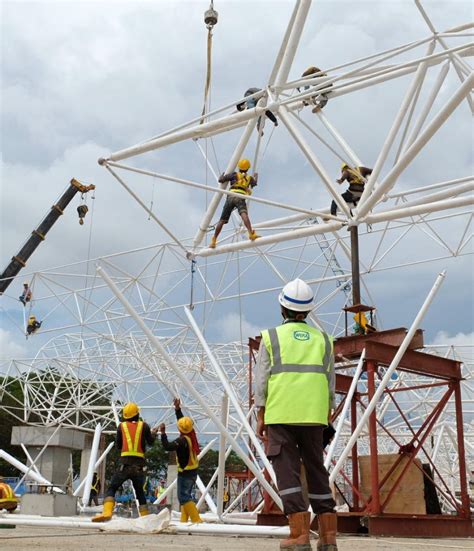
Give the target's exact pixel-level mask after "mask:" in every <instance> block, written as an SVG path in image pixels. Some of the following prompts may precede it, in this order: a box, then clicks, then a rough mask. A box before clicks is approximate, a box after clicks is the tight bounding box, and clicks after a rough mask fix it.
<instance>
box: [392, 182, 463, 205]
mask: <svg viewBox="0 0 474 551" xmlns="http://www.w3.org/2000/svg"><path fill="white" fill-rule="evenodd" d="M473 190H474V182H470V183H468V184H460V185H459V186H451V187H449V188H448V189H445V190H443V191H438V192H437V193H431V194H429V195H424V196H423V197H419V198H418V199H415V200H414V201H410V202H409V203H404V204H403V208H410V207H415V206H416V205H425V204H427V203H434V202H435V201H441V200H442V199H451V198H453V197H456V196H457V195H461V194H463V193H469V192H470V191H473Z"/></svg>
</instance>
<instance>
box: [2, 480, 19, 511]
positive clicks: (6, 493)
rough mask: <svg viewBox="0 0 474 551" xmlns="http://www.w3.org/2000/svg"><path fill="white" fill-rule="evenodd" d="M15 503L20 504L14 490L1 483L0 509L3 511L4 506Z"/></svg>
mask: <svg viewBox="0 0 474 551" xmlns="http://www.w3.org/2000/svg"><path fill="white" fill-rule="evenodd" d="M13 503H18V500H17V498H16V496H15V494H14V493H13V490H12V489H11V488H10V486H9V485H8V484H6V483H5V482H0V509H2V505H7V504H10V505H11V504H13Z"/></svg>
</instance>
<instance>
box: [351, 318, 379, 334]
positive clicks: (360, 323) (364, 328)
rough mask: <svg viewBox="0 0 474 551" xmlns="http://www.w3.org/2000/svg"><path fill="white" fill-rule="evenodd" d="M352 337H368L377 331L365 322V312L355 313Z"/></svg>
mask: <svg viewBox="0 0 474 551" xmlns="http://www.w3.org/2000/svg"><path fill="white" fill-rule="evenodd" d="M354 322H355V323H354V335H368V334H369V333H375V332H376V331H377V329H375V327H374V326H373V325H370V323H369V322H368V320H367V316H366V315H365V312H357V313H356V314H354Z"/></svg>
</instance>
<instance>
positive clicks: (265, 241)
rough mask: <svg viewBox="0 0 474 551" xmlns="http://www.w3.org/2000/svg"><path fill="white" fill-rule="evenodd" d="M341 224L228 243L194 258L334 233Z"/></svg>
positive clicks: (207, 250)
mask: <svg viewBox="0 0 474 551" xmlns="http://www.w3.org/2000/svg"><path fill="white" fill-rule="evenodd" d="M342 226H343V224H342V223H340V222H330V223H327V224H314V225H312V226H309V227H307V228H301V229H297V230H291V231H287V232H282V233H275V234H273V235H268V236H265V237H259V238H258V239H257V240H255V241H250V240H248V241H239V242H237V243H229V244H228V245H221V246H219V247H216V248H215V249H202V250H200V251H199V252H197V253H195V255H194V256H196V257H198V256H201V257H206V256H215V255H218V254H223V253H230V252H235V251H243V250H245V249H250V248H252V247H261V246H264V245H271V244H273V243H282V242H283V241H291V240H293V239H300V238H301V237H309V236H311V235H317V234H320V233H326V232H335V231H337V230H340V229H341V228H342Z"/></svg>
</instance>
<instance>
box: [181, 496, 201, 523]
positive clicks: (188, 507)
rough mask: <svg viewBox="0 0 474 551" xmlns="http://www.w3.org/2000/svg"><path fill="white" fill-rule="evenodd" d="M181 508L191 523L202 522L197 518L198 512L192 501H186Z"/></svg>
mask: <svg viewBox="0 0 474 551" xmlns="http://www.w3.org/2000/svg"><path fill="white" fill-rule="evenodd" d="M183 508H184V510H185V512H186V513H187V515H188V516H189V518H190V519H191V522H194V523H197V522H202V519H201V517H200V516H199V511H198V510H197V507H196V504H195V503H194V501H188V502H187V503H185V504H184V505H183Z"/></svg>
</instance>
